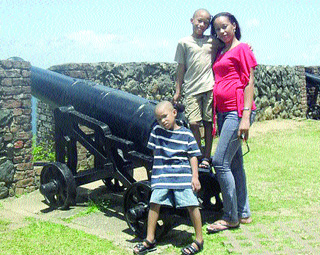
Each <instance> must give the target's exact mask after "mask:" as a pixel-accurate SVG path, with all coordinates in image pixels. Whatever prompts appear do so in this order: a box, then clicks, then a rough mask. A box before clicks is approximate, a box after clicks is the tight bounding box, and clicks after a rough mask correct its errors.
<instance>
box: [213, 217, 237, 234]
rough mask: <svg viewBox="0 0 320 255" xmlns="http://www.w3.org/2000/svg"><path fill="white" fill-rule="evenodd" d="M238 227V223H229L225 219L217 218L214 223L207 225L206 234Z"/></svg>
mask: <svg viewBox="0 0 320 255" xmlns="http://www.w3.org/2000/svg"><path fill="white" fill-rule="evenodd" d="M239 227H240V223H239V222H238V223H235V224H230V223H229V222H227V221H225V220H218V221H216V222H215V223H213V224H211V225H209V226H208V227H207V234H213V233H218V232H221V231H225V230H232V229H237V228H239Z"/></svg>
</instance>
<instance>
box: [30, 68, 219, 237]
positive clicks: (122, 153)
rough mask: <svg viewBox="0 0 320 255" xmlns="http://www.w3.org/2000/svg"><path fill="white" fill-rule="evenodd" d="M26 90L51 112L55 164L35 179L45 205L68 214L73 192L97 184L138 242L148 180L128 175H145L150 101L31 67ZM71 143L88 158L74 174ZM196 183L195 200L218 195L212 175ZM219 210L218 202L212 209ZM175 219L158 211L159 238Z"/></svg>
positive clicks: (148, 164)
mask: <svg viewBox="0 0 320 255" xmlns="http://www.w3.org/2000/svg"><path fill="white" fill-rule="evenodd" d="M31 91H32V94H33V96H35V97H37V98H38V99H40V100H42V101H44V102H45V103H47V104H49V105H51V106H52V107H53V108H54V109H55V110H54V119H55V150H56V162H53V163H48V164H46V165H45V166H44V167H43V169H42V171H41V175H40V192H41V193H42V194H43V196H44V197H45V200H46V202H47V203H48V205H49V206H50V207H52V208H59V209H68V208H69V206H70V205H75V204H76V196H77V187H79V186H81V185H83V184H87V183H90V182H93V181H97V180H103V182H104V183H105V184H106V186H107V187H108V188H110V189H112V190H114V191H121V192H123V193H124V195H123V199H124V208H123V210H124V215H125V219H126V222H127V224H128V226H129V227H130V228H131V229H132V230H133V231H134V233H135V234H136V235H138V236H140V237H143V236H144V235H145V233H146V224H147V215H148V208H149V207H148V203H149V198H150V195H151V186H150V178H148V179H147V180H143V181H137V180H135V178H134V175H133V172H134V169H135V168H137V167H144V168H145V169H146V171H147V176H148V177H150V174H151V169H152V162H153V157H152V152H151V151H150V150H149V149H148V148H147V147H146V145H147V142H148V138H149V134H150V132H151V130H152V128H153V126H154V124H155V122H156V119H155V117H154V108H155V105H156V102H155V101H150V100H147V99H144V98H141V97H139V96H135V95H132V94H130V93H127V92H124V91H120V90H116V89H112V88H109V87H106V86H102V85H99V84H96V83H92V82H89V81H85V80H81V79H73V78H71V77H68V76H64V75H61V74H58V73H55V72H52V71H48V70H43V69H40V68H37V67H32V68H31ZM181 116H182V115H181ZM181 122H182V123H184V122H183V120H181ZM83 127H86V128H87V129H89V130H90V131H91V132H90V134H87V133H86V132H85V131H84V130H83ZM77 143H79V144H81V145H82V146H83V147H85V148H86V150H87V151H88V153H89V154H90V155H92V156H93V159H94V160H93V161H94V162H93V167H92V168H91V169H87V170H82V171H79V170H78V169H77V165H78V151H77ZM199 178H200V182H201V184H202V187H203V188H202V192H201V194H200V201H203V200H207V201H208V200H210V199H211V198H212V197H214V196H215V197H218V196H219V192H220V189H219V185H218V183H217V181H216V179H215V176H214V175H213V174H212V173H210V172H200V177H199ZM217 200H218V199H217ZM221 206H222V204H221V201H220V200H219V201H218V202H217V203H216V207H218V209H219V208H221ZM176 215H179V216H183V215H185V213H184V212H182V211H181V210H177V209H174V208H172V209H166V208H163V209H162V210H161V213H160V218H159V222H158V230H157V234H158V235H159V236H160V235H162V234H164V233H166V232H167V231H168V230H170V229H171V228H172V227H173V226H174V218H175V216H176Z"/></svg>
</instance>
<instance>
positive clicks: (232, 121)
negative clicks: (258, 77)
mask: <svg viewBox="0 0 320 255" xmlns="http://www.w3.org/2000/svg"><path fill="white" fill-rule="evenodd" d="M255 115H256V113H255V112H254V111H253V112H252V113H251V119H250V122H251V124H252V122H253V121H254V118H255ZM217 116H218V120H217V123H218V130H219V136H220V137H219V142H218V145H217V149H216V152H215V154H214V156H213V159H212V164H213V167H214V169H215V171H216V174H217V178H218V181H219V184H220V187H221V193H222V199H223V212H224V213H223V219H224V220H226V221H228V222H233V223H235V222H238V221H239V218H246V217H249V216H250V215H251V213H250V208H249V199H248V192H247V184H246V175H245V171H244V168H243V156H242V149H241V140H239V139H237V137H238V135H237V133H238V129H239V124H240V121H241V118H239V117H238V113H237V111H232V112H224V113H218V115H217Z"/></svg>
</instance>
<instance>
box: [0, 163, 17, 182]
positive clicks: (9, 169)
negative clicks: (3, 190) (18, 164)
mask: <svg viewBox="0 0 320 255" xmlns="http://www.w3.org/2000/svg"><path fill="white" fill-rule="evenodd" d="M14 174H15V168H14V165H13V163H12V162H11V161H10V160H6V161H5V162H3V163H2V164H1V165H0V182H5V183H11V182H13V177H14Z"/></svg>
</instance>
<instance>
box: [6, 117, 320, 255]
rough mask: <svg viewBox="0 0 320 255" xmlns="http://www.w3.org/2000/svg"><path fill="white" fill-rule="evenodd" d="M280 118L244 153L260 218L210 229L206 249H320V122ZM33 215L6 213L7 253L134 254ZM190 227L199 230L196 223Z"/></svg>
mask: <svg viewBox="0 0 320 255" xmlns="http://www.w3.org/2000/svg"><path fill="white" fill-rule="evenodd" d="M279 123H280V124H281V126H286V124H287V123H288V125H289V124H290V123H291V124H292V121H280V122H279V121H272V122H269V123H268V125H267V126H268V129H265V127H266V125H264V124H265V123H255V124H254V126H253V129H254V130H256V131H257V132H256V134H255V135H253V136H252V137H251V138H250V140H249V145H250V153H249V154H247V155H246V156H245V157H244V160H245V168H246V172H247V178H248V189H249V196H250V205H251V210H252V214H253V219H254V222H253V223H252V224H250V225H245V226H241V228H240V229H237V230H234V231H225V232H221V233H218V234H213V235H206V234H204V238H205V247H204V252H202V254H320V220H319V216H320V203H319V197H320V188H319V180H320V167H319V163H320V160H319V156H320V122H319V121H310V120H300V121H298V120H297V121H294V123H296V124H297V125H294V126H293V127H291V126H290V127H288V128H281V129H279V128H277V125H278V124H279ZM291 124H290V125H291ZM273 125H274V128H273ZM270 126H271V128H270ZM216 142H217V141H215V143H216ZM27 220H28V221H30V222H29V223H30V224H28V225H27V226H26V227H22V228H20V229H16V230H10V228H9V225H10V222H8V221H6V220H4V219H0V238H1V241H0V252H1V254H128V252H127V251H125V250H124V249H121V248H119V247H117V246H115V245H113V244H112V243H111V242H109V241H107V240H104V239H101V238H98V237H96V236H93V235H90V234H87V233H85V232H83V231H79V230H74V229H71V228H68V227H66V226H63V225H59V224H54V223H49V222H40V221H37V220H35V219H27ZM206 226H207V223H206V224H204V226H203V230H204V233H205V228H206ZM189 230H190V231H189ZM189 230H188V232H189V233H193V228H192V227H191V226H190V228H189ZM172 238H173V239H175V238H177V239H179V236H178V235H176V236H174V235H173V236H172ZM165 240H167V241H165V242H167V243H168V242H169V243H171V241H172V240H168V239H165ZM190 240H191V239H190V238H189V239H188V240H185V242H186V244H187V243H188V242H190ZM167 243H163V242H162V243H161V242H160V244H159V246H160V247H161V245H162V244H167ZM180 249H181V245H179V246H176V245H170V246H169V248H167V249H166V250H165V252H164V253H163V254H180ZM129 254H131V253H129Z"/></svg>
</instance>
